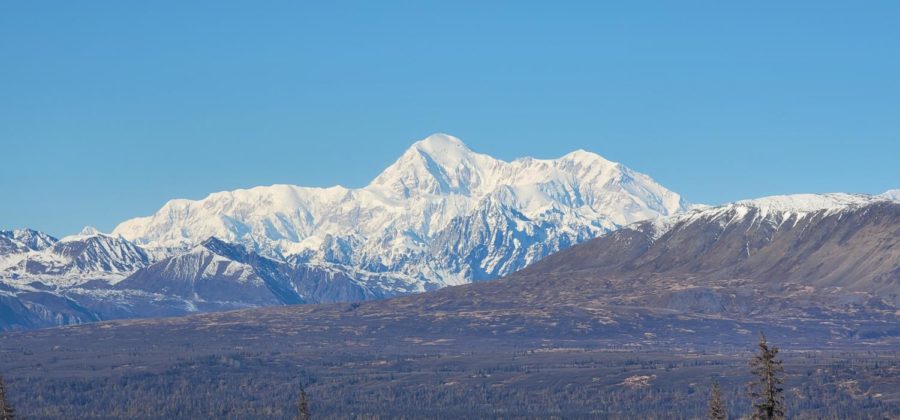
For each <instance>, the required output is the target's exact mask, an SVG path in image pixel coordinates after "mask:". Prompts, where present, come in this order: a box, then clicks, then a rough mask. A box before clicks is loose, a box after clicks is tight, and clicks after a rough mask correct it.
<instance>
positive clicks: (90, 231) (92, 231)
mask: <svg viewBox="0 0 900 420" xmlns="http://www.w3.org/2000/svg"><path fill="white" fill-rule="evenodd" d="M78 234H79V235H82V236H92V235H99V234H101V232H100V231H99V230H98V229H97V228H95V227H93V226H85V227H83V228H82V229H81V232H78Z"/></svg>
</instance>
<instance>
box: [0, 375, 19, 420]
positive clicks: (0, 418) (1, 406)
mask: <svg viewBox="0 0 900 420" xmlns="http://www.w3.org/2000/svg"><path fill="white" fill-rule="evenodd" d="M15 417H16V411H15V410H13V408H12V406H11V405H9V402H7V401H6V384H5V383H4V382H3V377H2V376H0V420H12V419H14V418H15Z"/></svg>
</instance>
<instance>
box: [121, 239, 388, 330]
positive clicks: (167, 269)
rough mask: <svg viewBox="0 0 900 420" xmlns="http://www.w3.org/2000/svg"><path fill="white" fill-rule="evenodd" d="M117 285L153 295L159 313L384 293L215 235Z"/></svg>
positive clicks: (127, 290)
mask: <svg viewBox="0 0 900 420" xmlns="http://www.w3.org/2000/svg"><path fill="white" fill-rule="evenodd" d="M372 281H373V282H374V281H375V280H374V279H373V280H372ZM114 288H115V289H116V290H119V291H122V292H124V293H129V294H133V295H136V296H145V295H149V296H155V298H154V299H153V300H155V301H156V302H157V303H156V305H155V307H152V308H151V312H152V314H153V315H155V316H158V315H161V314H165V315H170V316H171V315H182V314H185V313H190V312H198V311H201V312H206V311H214V310H228V309H236V308H246V307H256V306H272V305H291V304H300V303H323V302H334V301H358V300H367V299H376V298H382V297H384V295H382V294H381V293H380V292H379V291H377V290H376V291H372V290H370V289H369V288H368V287H367V286H366V285H364V284H363V282H361V281H360V280H357V279H356V278H354V277H351V276H350V275H348V274H347V273H344V272H341V271H339V270H334V269H331V270H329V269H327V268H322V267H309V266H295V265H291V264H288V263H285V262H282V261H276V260H273V259H269V258H266V257H263V256H261V255H259V254H256V253H254V252H251V251H247V250H246V249H245V248H244V247H243V246H241V245H235V244H230V243H227V242H223V241H221V240H219V239H217V238H209V239H207V240H205V241H203V242H202V243H201V244H200V245H197V246H195V247H194V248H192V249H191V250H189V251H187V252H185V253H182V254H178V255H176V256H172V257H168V258H165V259H162V260H160V261H158V262H156V263H154V264H152V265H150V266H148V267H145V268H142V269H140V270H138V271H136V272H135V273H134V274H132V275H130V276H128V277H127V278H126V279H124V280H122V281H121V282H119V283H117V284H116V285H115V287H114ZM163 301H165V302H166V303H165V304H163V303H161V302H163ZM146 304H147V305H150V303H149V302H148V303H146ZM131 306H132V307H137V306H138V305H134V304H132V305H131ZM150 306H154V305H150ZM144 311H146V309H140V308H137V309H135V310H134V313H133V314H132V315H131V316H133V317H141V316H148V315H149V314H148V313H145V312H144Z"/></svg>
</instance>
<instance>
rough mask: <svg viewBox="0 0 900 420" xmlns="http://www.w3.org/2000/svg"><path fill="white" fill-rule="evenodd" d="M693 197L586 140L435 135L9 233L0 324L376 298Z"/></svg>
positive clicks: (479, 275)
mask: <svg viewBox="0 0 900 420" xmlns="http://www.w3.org/2000/svg"><path fill="white" fill-rule="evenodd" d="M689 208H691V206H690V205H688V204H687V203H686V202H685V201H684V200H683V199H682V198H681V197H680V196H679V195H678V194H676V193H674V192H672V191H669V190H668V189H666V188H664V187H662V186H660V185H659V184H658V183H656V182H655V181H653V180H652V179H651V178H650V177H648V176H647V175H644V174H641V173H638V172H635V171H633V170H631V169H629V168H627V167H625V166H623V165H621V164H618V163H615V162H611V161H608V160H606V159H604V158H603V157H601V156H599V155H596V154H593V153H590V152H586V151H583V150H579V151H576V152H573V153H570V154H567V155H565V156H563V157H561V158H559V159H552V160H544V159H534V158H521V159H516V160H513V161H511V162H506V161H502V160H499V159H495V158H492V157H490V156H487V155H484V154H479V153H476V152H473V151H472V150H470V149H469V148H468V147H467V146H466V145H465V144H463V143H462V142H461V141H460V140H459V139H457V138H455V137H452V136H449V135H445V134H435V135H432V136H429V137H428V138H426V139H424V140H421V141H419V142H416V143H414V144H413V145H412V146H411V147H410V148H409V149H408V150H406V151H405V152H404V153H403V154H402V155H401V156H400V158H399V159H398V160H397V161H396V162H395V163H394V164H392V165H391V166H389V167H388V168H387V169H386V170H385V171H383V172H382V173H381V174H380V175H378V176H377V177H376V178H375V179H374V180H373V181H372V182H371V183H370V184H369V185H367V186H365V187H363V188H358V189H348V188H344V187H340V186H337V187H332V188H306V187H299V186H292V185H273V186H268V187H257V188H252V189H247V190H236V191H228V192H220V193H214V194H211V195H209V196H208V197H206V198H204V199H201V200H196V201H192V200H172V201H169V202H168V203H166V204H165V205H164V206H163V207H162V208H161V209H160V210H159V211H157V212H156V213H155V214H153V215H151V216H148V217H139V218H135V219H131V220H127V221H125V222H122V223H121V224H120V225H118V226H117V227H116V228H115V229H114V230H113V232H112V233H111V234H104V233H101V232H98V231H97V230H96V229H93V228H85V230H83V231H82V232H81V233H79V234H77V235H72V236H68V237H65V238H62V239H60V240H57V239H56V238H53V237H51V236H49V235H46V234H43V233H41V232H38V231H34V230H17V231H6V232H3V234H2V236H0V240H2V242H0V293H3V294H2V299H3V300H4V302H5V303H4V305H5V306H4V307H3V308H0V319H2V321H0V328H4V329H9V328H32V327H41V326H50V325H61V324H67V323H81V322H89V321H96V320H103V319H111V318H122V317H143V316H161V315H178V314H183V313H190V312H195V311H210V310H222V309H235V308H244V307H251V306H266V305H276V304H294V303H320V302H333V301H355V300H368V299H378V298H384V297H390V296H396V295H403V294H409V293H416V292H423V291H427V290H434V289H439V288H442V287H446V286H450V285H459V284H465V283H469V282H473V281H483V280H491V279H495V278H498V277H501V276H504V275H508V274H510V273H513V272H515V271H517V270H519V269H521V268H523V267H525V266H527V265H529V264H531V263H533V262H535V261H538V260H540V259H541V258H544V257H546V256H547V255H550V254H552V253H554V252H557V251H559V250H561V249H565V248H568V247H570V246H572V245H574V244H577V243H581V242H584V241H586V240H589V239H592V238H595V237H597V236H599V235H602V234H604V233H607V232H610V231H613V230H615V229H617V228H619V227H621V226H625V225H628V224H630V223H633V222H636V221H641V220H647V219H658V218H662V217H667V216H671V215H675V214H679V213H681V212H684V211H686V210H688V209H689Z"/></svg>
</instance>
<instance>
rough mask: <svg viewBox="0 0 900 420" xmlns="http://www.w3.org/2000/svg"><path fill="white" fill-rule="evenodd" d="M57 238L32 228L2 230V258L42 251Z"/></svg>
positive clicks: (0, 239) (0, 237)
mask: <svg viewBox="0 0 900 420" xmlns="http://www.w3.org/2000/svg"><path fill="white" fill-rule="evenodd" d="M56 241H57V239H56V238H54V237H52V236H50V235H47V234H46V233H43V232H38V231H36V230H32V229H17V230H0V258H2V257H3V256H6V255H10V254H18V253H23V252H28V251H42V250H44V249H47V248H49V247H50V246H51V245H53V244H54V243H56Z"/></svg>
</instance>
